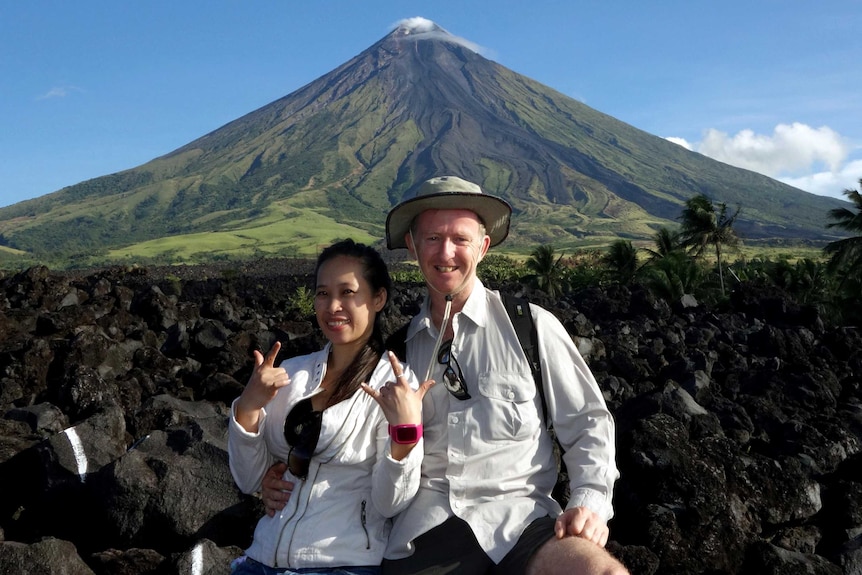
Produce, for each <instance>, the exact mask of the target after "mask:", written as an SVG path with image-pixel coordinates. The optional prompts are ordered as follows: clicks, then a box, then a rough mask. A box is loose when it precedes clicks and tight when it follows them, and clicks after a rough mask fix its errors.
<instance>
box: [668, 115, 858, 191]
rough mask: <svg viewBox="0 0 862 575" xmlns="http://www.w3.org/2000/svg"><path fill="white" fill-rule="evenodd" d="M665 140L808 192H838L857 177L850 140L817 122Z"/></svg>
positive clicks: (855, 180)
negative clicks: (764, 130) (767, 131)
mask: <svg viewBox="0 0 862 575" xmlns="http://www.w3.org/2000/svg"><path fill="white" fill-rule="evenodd" d="M666 139H667V140H669V141H671V142H674V143H676V144H679V145H680V146H683V147H685V148H687V149H689V150H693V151H696V152H699V153H701V154H703V155H705V156H708V157H710V158H713V159H715V160H719V161H722V162H725V163H727V164H730V165H732V166H736V167H739V168H745V169H748V170H752V171H754V172H758V173H760V174H764V175H766V176H769V177H771V178H775V179H776V180H779V181H781V182H784V183H786V184H789V185H791V186H794V187H796V188H799V189H802V190H805V191H807V192H811V193H813V194H818V195H824V196H832V197H838V198H843V197H844V196H843V194H842V191H843V190H845V189H848V188H853V189H855V188H856V184H857V183H858V181H859V178H862V160H850V161H848V158H849V156H850V153H851V149H850V145H849V143H848V142H847V141H846V139H845V138H843V137H842V136H841V135H840V134H839V133H838V132H836V131H834V130H833V129H831V128H829V127H827V126H822V127H820V128H812V127H811V126H808V125H806V124H802V123H799V122H794V123H793V124H779V125H778V126H776V127H775V130H774V131H773V133H772V134H771V135H766V134H756V133H755V132H754V131H753V130H741V131H740V132H738V133H737V134H736V135H734V136H729V135H728V134H727V133H725V132H721V131H719V130H715V129H709V130H707V131H706V133H705V134H704V138H703V140H701V141H700V142H694V143H691V142H688V141H687V140H685V139H683V138H676V137H670V138H666Z"/></svg>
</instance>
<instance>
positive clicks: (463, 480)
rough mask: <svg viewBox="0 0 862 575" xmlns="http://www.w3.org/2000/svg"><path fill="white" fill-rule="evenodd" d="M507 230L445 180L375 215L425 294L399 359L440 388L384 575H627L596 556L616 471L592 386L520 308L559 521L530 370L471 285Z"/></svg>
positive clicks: (501, 214)
mask: <svg viewBox="0 0 862 575" xmlns="http://www.w3.org/2000/svg"><path fill="white" fill-rule="evenodd" d="M510 219H511V207H510V206H509V204H508V203H506V202H505V201H504V200H502V199H500V198H497V197H495V196H491V195H488V194H484V193H483V192H482V190H481V188H480V187H479V186H477V185H476V184H473V183H471V182H467V181H465V180H462V179H460V178H457V177H454V176H443V177H439V178H432V179H431V180H428V181H427V182H425V183H424V184H422V186H421V187H420V188H419V190H418V192H417V194H416V196H415V197H413V198H411V199H408V200H405V201H403V202H401V203H400V204H399V205H397V206H395V207H394V208H393V209H392V210H391V211H390V212H389V215H388V216H387V218H386V241H387V245H388V247H389V249H399V248H407V249H408V250H409V251H410V253H411V255H413V256H414V257H415V258H416V260H417V262H418V264H419V269H420V270H421V272H422V275H423V276H424V277H425V282H426V286H427V288H428V295H427V297H426V299H425V301H424V302H423V305H422V309H421V311H420V312H419V314H418V315H417V316H416V317H414V318H413V320H412V321H411V323H410V327H409V329H408V331H407V362H408V363H409V364H410V365H411V367H412V368H413V369H414V370H415V371H416V372H417V373H418V375H419V376H420V377H422V376H423V375H424V379H428V378H433V379H434V380H435V381H438V382H442V383H443V384H444V385H436V386H434V387H433V388H431V390H430V391H429V392H428V393H427V394H426V396H425V398H424V401H423V420H424V424H425V431H424V437H425V459H424V461H423V464H422V481H421V485H420V488H419V493H418V494H417V496H416V498H415V499H414V500H413V502H412V503H411V505H410V507H409V508H408V509H406V510H405V511H403V512H402V513H401V514H399V515H398V517H397V518H396V520H395V523H394V525H393V528H392V532H391V533H390V536H389V545H388V547H387V552H386V558H387V560H386V561H384V563H383V572H384V574H385V575H403V574H413V573H416V574H418V573H422V574H431V573H441V574H443V573H459V574H468V573H469V574H477V575H480V574H481V575H484V574H486V573H493V574H499V575H509V574H516V575H519V574H530V575H533V574H543V575H544V574H556V573H560V574H563V573H564V574H566V575H570V574H572V573H578V574H581V573H584V574H586V573H602V574H625V573H627V571H626V570H625V568H624V567H623V566H622V564H621V563H619V561H617V560H616V559H614V558H613V557H612V556H611V555H610V553H608V552H607V551H606V550H605V549H604V545H605V543H606V542H607V540H608V527H607V520H608V519H610V517H611V516H612V515H613V508H612V504H611V499H612V494H613V485H614V483H615V481H616V480H617V479H618V477H619V473H618V471H617V468H616V464H615V461H614V459H615V447H614V423H613V418H612V416H611V414H610V412H609V411H608V409H607V406H606V405H605V402H604V399H603V397H602V394H601V391H600V390H599V388H598V385H597V383H596V381H595V378H594V377H593V376H592V374H591V372H590V370H589V368H588V367H587V365H586V363H585V362H584V360H583V358H582V357H581V355H580V354H579V353H578V351H577V348H576V347H575V346H574V344H573V343H572V339H571V337H570V336H569V334H568V333H567V332H566V330H565V328H563V326H562V324H561V323H560V322H559V321H558V320H557V319H556V318H555V317H554V316H553V315H552V314H551V313H550V312H548V311H547V310H544V309H542V308H540V307H538V306H535V305H531V306H530V308H531V313H532V315H533V318H534V322H535V325H536V329H537V332H538V344H539V348H540V358H541V369H542V378H543V382H544V386H545V400H546V404H547V415H548V418H549V419H550V421H551V422H552V423H553V426H554V429H555V431H556V434H557V437H558V439H559V441H560V444H561V446H562V447H563V450H564V454H563V459H564V461H565V462H566V466H567V469H568V472H569V476H570V481H571V497H570V500H569V502H568V505H567V508H566V510H565V511H563V510H562V509H560V506H559V504H558V503H557V502H556V501H555V500H554V499H553V497H552V496H551V491H552V489H553V487H554V484H555V481H556V478H557V473H558V470H557V466H556V462H555V459H554V454H553V441H552V438H551V436H550V433H549V432H548V429H547V427H546V426H545V425H544V422H543V413H542V407H541V402H540V399H539V396H538V394H537V391H536V384H535V381H534V379H533V375H532V372H531V371H530V366H529V363H528V361H527V358H526V357H525V356H524V353H523V351H522V349H521V345H520V343H519V340H518V336H517V334H516V333H515V330H514V328H513V327H512V323H511V321H510V320H509V316H508V314H507V312H506V310H505V308H504V306H503V303H502V301H501V299H500V296H499V294H498V293H496V292H493V291H491V290H488V289H486V288H485V287H484V285H483V284H482V282H481V280H479V278H478V277H477V275H476V268H477V266H478V264H479V262H480V261H481V260H482V258H483V257H485V254H486V253H487V252H488V249H489V248H490V247H492V246H495V245H497V244H499V243H500V242H502V241H503V240H504V239H505V238H506V236H507V235H508V231H509V224H510ZM426 367H427V369H426ZM289 487H290V486H289V484H287V483H284V482H281V481H278V480H277V472H276V473H273V474H271V475H270V476H269V478H268V479H267V480H265V481H264V488H265V489H264V499H265V501H266V503H267V507H269V508H278V507H279V506H281V505H282V504H281V503H280V502H279V499H281V500H283V499H284V498H285V497H286V496H289V493H288V494H280V493H279V491H278V490H284V491H287V490H289Z"/></svg>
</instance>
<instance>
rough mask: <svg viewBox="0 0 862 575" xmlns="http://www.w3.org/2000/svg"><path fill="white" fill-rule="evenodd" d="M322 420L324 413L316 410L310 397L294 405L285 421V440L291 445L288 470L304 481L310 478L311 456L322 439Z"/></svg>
mask: <svg viewBox="0 0 862 575" xmlns="http://www.w3.org/2000/svg"><path fill="white" fill-rule="evenodd" d="M322 420H323V412H322V411H315V410H314V408H313V407H312V405H311V398H310V397H309V398H307V399H303V400H302V401H300V402H299V403H297V404H296V405H294V406H293V409H291V410H290V413H288V414H287V417H286V418H285V419H284V438H285V439H286V440H287V444H288V445H290V452H289V453H288V456H287V468H288V469H289V470H290V472H291V473H292V474H294V475H295V476H296V477H298V478H300V479H302V480H305V478H307V477H308V468H309V465H310V463H311V456H312V455H314V450H315V448H316V447H317V441H318V439H320V427H321V424H322Z"/></svg>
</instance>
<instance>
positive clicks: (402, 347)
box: [386, 321, 410, 363]
mask: <svg viewBox="0 0 862 575" xmlns="http://www.w3.org/2000/svg"><path fill="white" fill-rule="evenodd" d="M409 327H410V322H409V321H408V322H407V323H405V324H404V325H402V326H401V327H399V328H398V329H397V330H395V331H394V332H392V335H390V336H389V337H388V338H386V349H388V350H389V351H391V352H393V353H394V354H395V355H396V356H398V361H400V362H401V363H407V328H409Z"/></svg>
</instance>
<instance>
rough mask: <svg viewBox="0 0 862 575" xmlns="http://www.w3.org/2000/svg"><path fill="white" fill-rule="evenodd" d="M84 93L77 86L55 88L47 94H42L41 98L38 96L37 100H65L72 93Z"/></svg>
mask: <svg viewBox="0 0 862 575" xmlns="http://www.w3.org/2000/svg"><path fill="white" fill-rule="evenodd" d="M82 91H83V90H81V89H80V88H76V87H75V86H55V87H53V88H51V89H50V90H48V91H47V92H45V93H44V94H42V95H41V96H38V97H37V98H36V99H37V100H50V99H52V98H65V97H66V96H68V95H69V94H70V93H71V92H82Z"/></svg>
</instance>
